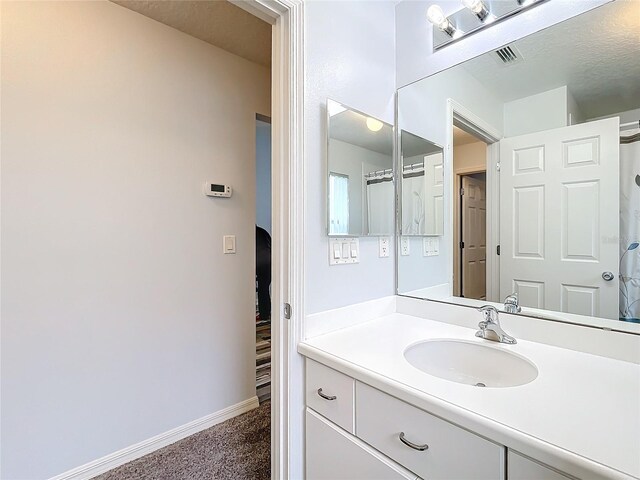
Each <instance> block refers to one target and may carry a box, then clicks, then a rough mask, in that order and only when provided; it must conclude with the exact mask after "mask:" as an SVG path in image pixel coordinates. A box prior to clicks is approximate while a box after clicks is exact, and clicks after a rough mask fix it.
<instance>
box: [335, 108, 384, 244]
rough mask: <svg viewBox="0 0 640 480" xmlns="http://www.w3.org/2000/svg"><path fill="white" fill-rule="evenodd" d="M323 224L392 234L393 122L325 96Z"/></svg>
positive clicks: (339, 230)
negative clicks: (325, 214)
mask: <svg viewBox="0 0 640 480" xmlns="http://www.w3.org/2000/svg"><path fill="white" fill-rule="evenodd" d="M327 122H328V124H327V132H328V146H327V202H328V205H327V213H328V215H327V217H328V218H327V230H328V234H329V235H332V236H366V235H393V232H394V218H395V206H394V205H395V200H394V185H393V126H392V125H389V124H388V123H384V122H382V121H381V120H378V119H377V118H373V117H370V116H368V115H366V114H364V113H361V112H358V111H356V110H354V109H352V108H349V107H347V106H345V105H342V104H341V103H338V102H335V101H333V100H327Z"/></svg>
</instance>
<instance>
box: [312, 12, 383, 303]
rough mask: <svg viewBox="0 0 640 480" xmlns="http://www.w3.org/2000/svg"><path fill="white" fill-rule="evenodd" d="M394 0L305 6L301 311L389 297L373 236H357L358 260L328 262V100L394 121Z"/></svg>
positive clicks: (381, 263) (375, 239)
mask: <svg viewBox="0 0 640 480" xmlns="http://www.w3.org/2000/svg"><path fill="white" fill-rule="evenodd" d="M394 8H395V3H393V2H391V1H381V2H369V1H313V2H308V3H306V4H305V106H304V114H305V126H304V132H305V140H304V142H305V145H304V151H305V159H304V160H305V177H306V185H305V187H306V188H305V195H306V206H305V309H306V313H307V314H309V313H315V312H320V311H323V310H327V309H330V308H336V307H340V306H344V305H349V304H352V303H356V302H362V301H365V300H370V299H374V298H379V297H383V296H386V295H393V293H394V262H393V255H394V252H393V251H392V252H391V256H390V257H389V258H378V239H377V238H374V237H371V238H365V237H363V238H361V239H360V263H359V264H355V265H337V266H331V267H330V266H329V246H328V237H327V234H326V223H327V222H326V214H327V213H326V204H327V201H326V179H325V175H326V155H327V140H326V138H327V131H326V111H325V109H326V101H327V98H331V99H333V100H336V101H338V102H340V103H343V104H344V105H347V106H349V107H353V108H355V109H357V110H360V111H362V112H365V113H367V114H369V115H371V116H372V117H375V118H379V119H380V120H383V121H385V122H388V123H393V119H394V114H393V112H394V93H395V26H394Z"/></svg>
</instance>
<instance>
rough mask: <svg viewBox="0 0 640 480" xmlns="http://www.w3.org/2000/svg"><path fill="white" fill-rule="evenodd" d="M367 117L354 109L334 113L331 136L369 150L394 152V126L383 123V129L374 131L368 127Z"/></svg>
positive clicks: (387, 153)
mask: <svg viewBox="0 0 640 480" xmlns="http://www.w3.org/2000/svg"><path fill="white" fill-rule="evenodd" d="M367 118H368V117H366V116H365V115H361V114H359V113H357V112H354V111H352V110H345V111H343V112H340V113H337V114H335V115H332V116H331V122H330V128H329V136H330V137H331V138H334V139H336V140H341V141H343V142H346V143H350V144H351V145H357V146H359V147H362V148H366V149H367V150H373V151H374V152H378V153H382V154H384V155H391V154H392V153H393V127H392V126H391V125H389V124H387V123H383V127H382V129H380V130H378V131H377V132H372V131H371V130H369V128H368V127H367Z"/></svg>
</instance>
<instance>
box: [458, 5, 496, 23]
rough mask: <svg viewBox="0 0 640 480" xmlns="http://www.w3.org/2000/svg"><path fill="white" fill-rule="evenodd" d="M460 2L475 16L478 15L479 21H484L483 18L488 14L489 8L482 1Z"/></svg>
mask: <svg viewBox="0 0 640 480" xmlns="http://www.w3.org/2000/svg"><path fill="white" fill-rule="evenodd" d="M462 4H463V5H464V6H465V8H468V9H469V10H471V11H472V12H473V13H475V14H476V17H478V19H479V20H480V21H481V22H484V21H485V19H486V18H487V17H488V16H489V9H488V8H487V6H486V5H485V4H484V3H483V2H482V0H462Z"/></svg>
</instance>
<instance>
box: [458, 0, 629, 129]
mask: <svg viewBox="0 0 640 480" xmlns="http://www.w3.org/2000/svg"><path fill="white" fill-rule="evenodd" d="M511 45H515V46H516V48H517V49H518V50H519V51H520V53H521V54H522V57H523V61H521V62H518V63H515V64H513V65H511V66H503V65H499V64H498V63H497V61H496V58H497V57H496V55H495V53H494V52H490V53H487V54H484V55H481V56H480V57H477V58H475V59H473V60H470V61H468V62H466V63H464V64H463V67H462V68H464V69H466V70H467V72H469V73H470V74H471V75H473V76H474V77H475V78H476V79H478V80H479V81H480V82H481V83H482V84H483V85H484V86H485V87H487V88H488V89H490V90H491V91H492V92H493V93H494V94H495V96H496V97H497V98H500V99H502V100H503V101H511V100H515V99H517V98H522V97H526V96H529V95H533V94H535V93H540V92H544V91H546V90H550V89H553V88H557V87H560V86H562V85H567V86H568V88H569V91H570V92H571V93H572V94H573V96H574V98H575V100H576V102H577V103H578V105H579V107H580V109H581V110H582V113H583V115H584V116H585V118H594V117H599V116H604V115H609V114H613V113H618V112H622V111H625V110H631V109H634V108H639V107H640V1H638V0H617V1H615V2H612V3H609V4H606V5H604V6H602V7H599V8H597V9H594V10H592V11H590V12H587V13H584V14H582V15H579V16H577V17H574V18H572V19H570V20H567V21H565V22H562V23H560V24H558V25H556V26H553V27H550V28H547V29H545V30H543V31H541V32H538V33H536V34H533V35H530V36H528V37H525V38H523V39H521V40H518V41H517V42H514V43H512V44H511Z"/></svg>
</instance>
